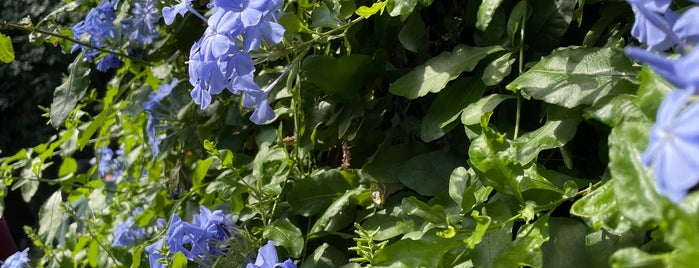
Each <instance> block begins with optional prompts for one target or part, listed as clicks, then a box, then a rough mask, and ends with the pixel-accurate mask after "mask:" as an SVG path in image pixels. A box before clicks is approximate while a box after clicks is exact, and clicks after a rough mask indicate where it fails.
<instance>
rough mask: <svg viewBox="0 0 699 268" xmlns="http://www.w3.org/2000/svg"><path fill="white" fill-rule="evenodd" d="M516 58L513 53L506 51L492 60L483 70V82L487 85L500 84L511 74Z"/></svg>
mask: <svg viewBox="0 0 699 268" xmlns="http://www.w3.org/2000/svg"><path fill="white" fill-rule="evenodd" d="M514 62H515V58H514V57H512V53H511V52H509V53H505V54H502V56H500V57H498V58H497V59H495V60H494V61H492V62H490V64H488V66H486V67H485V70H484V71H483V83H485V85H487V86H494V85H497V84H499V83H500V82H501V81H502V80H503V79H504V78H505V77H507V76H508V75H509V74H510V71H511V70H512V65H513V64H514Z"/></svg>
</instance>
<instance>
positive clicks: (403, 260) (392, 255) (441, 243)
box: [371, 232, 461, 268]
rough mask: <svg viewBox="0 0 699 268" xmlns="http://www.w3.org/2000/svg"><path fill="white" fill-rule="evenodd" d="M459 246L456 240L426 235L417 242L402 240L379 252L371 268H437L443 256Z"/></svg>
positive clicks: (430, 234)
mask: <svg viewBox="0 0 699 268" xmlns="http://www.w3.org/2000/svg"><path fill="white" fill-rule="evenodd" d="M459 245H461V241H460V240H458V239H445V238H441V237H439V236H437V235H435V233H434V232H429V233H426V234H425V235H424V236H423V237H422V238H421V239H419V240H411V239H403V240H398V241H396V242H395V243H392V244H389V245H388V246H386V247H385V248H384V249H382V250H381V251H379V253H378V254H376V257H375V258H374V261H373V262H372V265H371V267H377V268H378V267H439V262H440V260H441V259H442V257H443V256H444V254H445V253H446V252H447V251H449V250H451V249H453V248H455V247H457V246H459Z"/></svg>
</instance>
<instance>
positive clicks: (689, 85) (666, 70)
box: [624, 47, 699, 93]
mask: <svg viewBox="0 0 699 268" xmlns="http://www.w3.org/2000/svg"><path fill="white" fill-rule="evenodd" d="M624 52H625V53H626V55H628V56H629V57H632V58H635V59H637V60H640V61H641V62H643V63H647V64H648V65H650V67H651V68H653V71H655V72H656V73H658V74H659V75H660V76H662V77H663V78H665V80H667V81H668V82H670V83H672V84H673V85H675V86H676V87H678V88H680V89H684V90H689V91H694V92H695V93H697V90H699V68H697V66H699V49H693V50H692V51H691V52H689V54H687V55H684V56H682V57H681V58H679V59H677V60H670V59H668V58H667V57H665V56H663V55H660V54H655V53H652V52H648V51H644V50H642V49H639V48H634V47H627V48H626V49H625V50H624Z"/></svg>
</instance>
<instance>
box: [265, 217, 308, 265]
mask: <svg viewBox="0 0 699 268" xmlns="http://www.w3.org/2000/svg"><path fill="white" fill-rule="evenodd" d="M264 237H265V238H267V239H271V240H272V241H274V244H275V245H277V246H281V247H284V248H285V249H286V250H287V251H288V252H289V255H291V257H295V258H297V257H299V256H300V255H301V251H303V245H304V241H303V234H301V229H299V228H298V227H296V225H294V224H293V223H291V222H290V221H289V220H288V219H286V218H284V219H277V220H275V221H274V222H272V224H270V225H268V226H267V228H266V229H265V231H264Z"/></svg>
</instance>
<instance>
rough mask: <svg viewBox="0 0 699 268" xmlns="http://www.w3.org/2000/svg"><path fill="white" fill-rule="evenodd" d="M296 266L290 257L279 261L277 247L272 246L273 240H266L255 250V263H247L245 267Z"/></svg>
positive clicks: (285, 267) (292, 267)
mask: <svg viewBox="0 0 699 268" xmlns="http://www.w3.org/2000/svg"><path fill="white" fill-rule="evenodd" d="M277 267H281V268H296V265H295V264H294V262H293V261H291V259H287V260H286V261H284V262H279V256H278V255H277V249H276V248H275V247H274V242H272V241H267V244H265V245H264V246H262V247H261V248H260V249H259V250H258V251H257V258H256V259H255V263H254V264H253V263H248V265H247V266H245V268H277Z"/></svg>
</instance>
